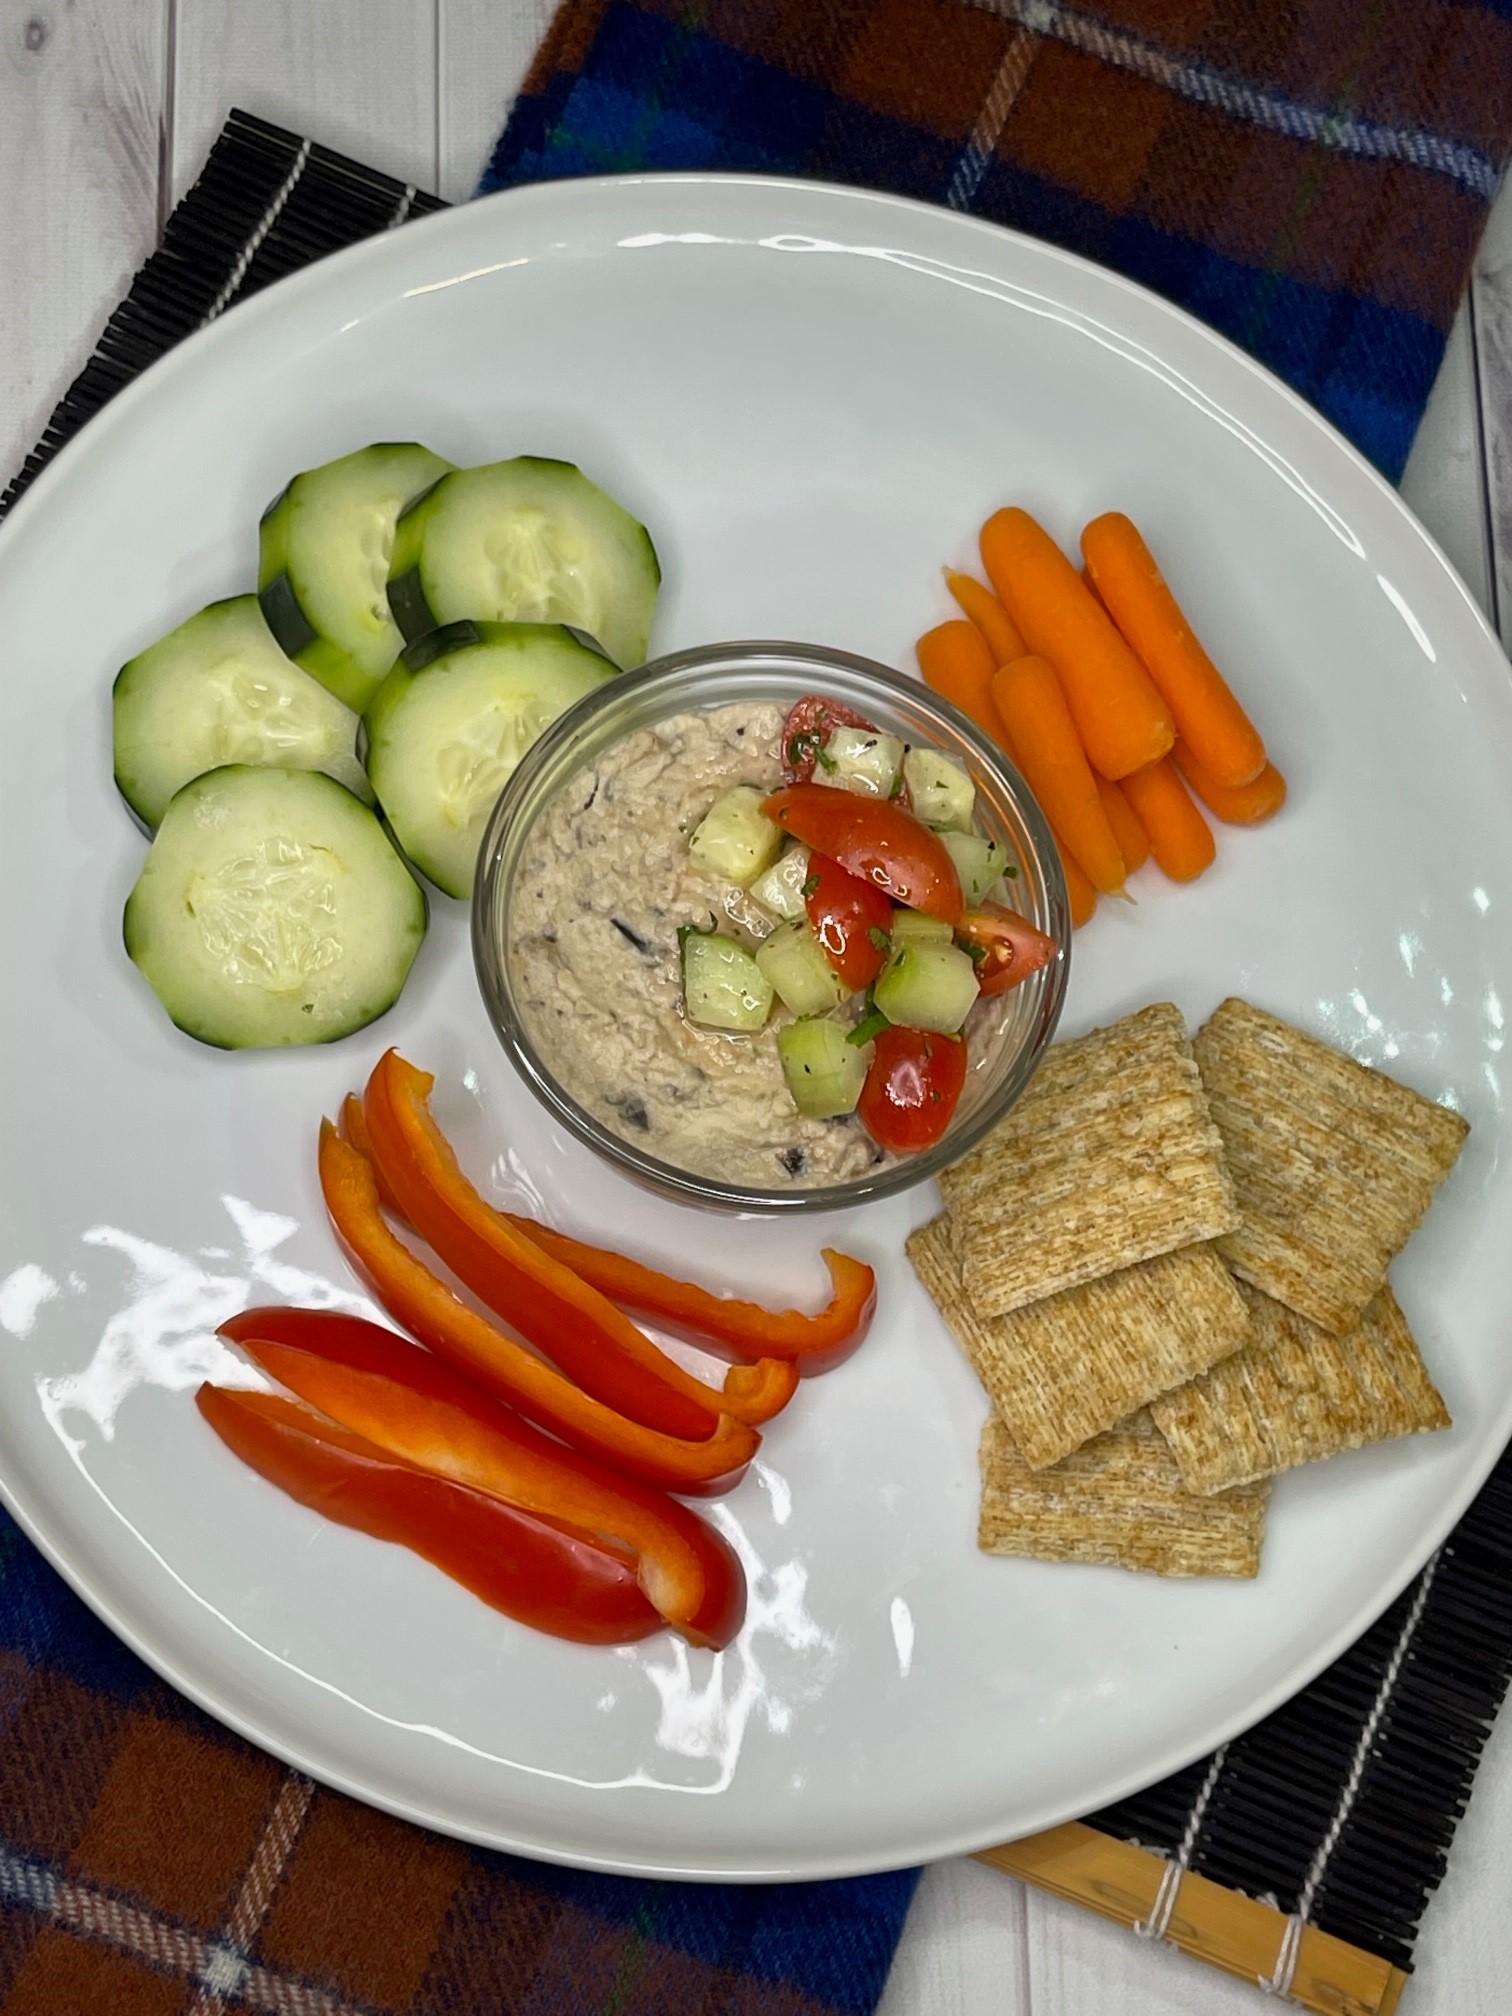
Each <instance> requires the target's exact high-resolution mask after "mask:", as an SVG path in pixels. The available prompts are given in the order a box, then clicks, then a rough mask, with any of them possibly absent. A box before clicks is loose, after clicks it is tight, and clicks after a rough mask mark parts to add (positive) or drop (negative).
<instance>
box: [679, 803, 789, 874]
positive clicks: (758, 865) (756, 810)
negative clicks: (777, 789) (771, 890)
mask: <svg viewBox="0 0 1512 2016" xmlns="http://www.w3.org/2000/svg"><path fill="white" fill-rule="evenodd" d="M766 795H767V794H766V793H765V792H764V791H758V790H757V789H756V788H755V786H754V785H751V784H736V785H734V786H732V788H731V789H730V790H728V791H723V792H721V793H720V795H719V796H718V797H717V798H716V799H715V800H714V803H713V804H712V805H711V806H710V807H709V809H708V811H707V812H705V814H704V816H703V817H702V819H700V820H699V822H698V824H697V826H695V827H694V829H693V835H692V838H691V839H690V840H689V841H688V852H689V853H690V854H692V855H693V856H694V857H695V859H697V860H699V861H701V862H702V863H703V865H704V866H705V867H706V868H708V869H711V870H712V871H713V873H714V874H716V875H722V876H724V878H725V880H726V881H728V882H738V883H739V884H740V885H741V887H742V888H744V887H745V885H746V884H747V883H748V882H752V881H754V880H755V878H756V877H757V876H758V875H759V874H760V873H761V872H762V870H763V869H764V868H769V867H770V866H771V865H772V863H773V862H774V861H775V860H776V859H777V854H778V850H779V849H780V848H781V846H782V828H781V827H780V826H778V825H776V824H775V823H774V822H773V821H772V820H770V819H768V818H767V816H766V814H765V813H764V812H763V811H762V809H761V802H762V800H763V799H764V798H765V797H766Z"/></svg>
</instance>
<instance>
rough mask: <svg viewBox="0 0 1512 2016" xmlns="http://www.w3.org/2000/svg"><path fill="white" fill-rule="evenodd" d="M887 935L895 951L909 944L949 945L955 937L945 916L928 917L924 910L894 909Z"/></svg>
mask: <svg viewBox="0 0 1512 2016" xmlns="http://www.w3.org/2000/svg"><path fill="white" fill-rule="evenodd" d="M887 935H888V937H889V938H891V940H892V943H893V950H894V951H895V952H901V951H903V950H904V948H905V947H906V946H909V945H949V944H951V943H952V942H953V941H954V939H955V931H954V929H953V928H952V927H951V926H950V925H949V924H947V923H946V921H945V919H944V918H943V917H926V916H925V914H924V912H923V911H922V910H894V912H893V914H892V922H891V924H889V925H888V927H887Z"/></svg>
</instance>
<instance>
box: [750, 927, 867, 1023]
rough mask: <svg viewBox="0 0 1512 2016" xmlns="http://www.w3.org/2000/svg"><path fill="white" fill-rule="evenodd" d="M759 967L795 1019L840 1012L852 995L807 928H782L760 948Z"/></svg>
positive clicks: (778, 928)
mask: <svg viewBox="0 0 1512 2016" xmlns="http://www.w3.org/2000/svg"><path fill="white" fill-rule="evenodd" d="M756 964H757V965H758V966H759V967H760V968H761V970H762V972H763V973H764V974H765V975H766V977H767V979H768V980H769V981H770V982H771V983H772V986H773V987H774V988H775V990H776V992H777V998H778V999H779V1000H780V1001H781V1003H782V1005H783V1007H784V1008H786V1009H788V1010H790V1011H791V1013H793V1014H794V1015H825V1014H828V1012H829V1010H830V1009H831V1008H838V1007H839V1006H840V1003H841V1002H842V1001H843V1000H844V999H845V997H846V994H847V992H848V990H847V988H846V985H845V982H844V981H843V980H842V979H841V978H840V975H839V974H838V973H837V972H836V971H835V969H834V967H833V966H831V964H830V962H829V960H828V959H827V958H826V957H825V955H824V947H823V946H822V945H821V944H820V943H819V940H818V939H817V938H816V937H815V936H814V934H813V932H812V931H810V930H809V929H808V928H807V927H806V926H805V925H802V924H779V925H778V926H777V929H776V930H775V931H774V932H773V933H772V935H771V937H770V938H768V939H766V940H765V941H764V942H763V943H762V944H761V945H759V946H758V947H757V948H756Z"/></svg>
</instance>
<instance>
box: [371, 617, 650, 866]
mask: <svg viewBox="0 0 1512 2016" xmlns="http://www.w3.org/2000/svg"><path fill="white" fill-rule="evenodd" d="M613 676H614V667H613V666H612V665H611V664H610V663H609V661H608V659H607V658H603V657H601V656H600V655H599V653H598V652H597V651H590V650H589V648H588V646H587V645H586V644H580V643H579V642H578V641H577V639H576V638H575V637H572V636H569V634H568V633H567V631H565V630H563V629H560V628H558V627H557V626H556V625H554V624H543V623H451V624H448V625H447V627H446V628H445V629H444V630H437V631H434V632H433V633H432V634H431V635H430V636H429V637H426V638H424V639H422V640H421V642H420V643H419V644H412V645H411V646H410V647H409V649H408V650H407V651H406V652H405V654H404V656H403V657H402V658H401V659H400V660H399V662H398V664H397V665H395V667H394V669H393V671H392V672H390V674H389V675H388V677H387V679H385V680H384V682H383V684H382V686H381V687H380V688H379V689H378V696H377V698H376V699H375V700H374V702H373V704H372V706H371V707H370V708H369V709H368V712H367V742H368V748H367V767H368V775H369V776H370V777H371V778H372V780H373V789H374V790H375V791H376V792H377V793H378V802H379V804H380V805H381V806H382V807H383V809H384V812H385V813H386V814H387V816H388V821H389V824H390V825H391V826H392V827H393V829H394V832H395V833H396V834H397V835H398V839H399V845H400V846H401V847H402V848H403V849H404V851H405V853H406V854H408V856H409V857H410V859H411V861H413V862H414V864H415V866H416V867H417V868H419V869H420V870H421V871H422V872H423V873H424V874H426V875H428V876H429V877H430V879H431V881H432V882H434V883H435V885H436V887H437V888H438V889H444V890H445V891H446V893H447V895H448V896H459V897H463V898H466V897H468V896H470V895H471V894H472V885H473V869H474V867H475V866H476V864H477V859H478V844H479V842H480V841H481V840H482V837H483V828H484V825H485V824H486V823H487V819H488V815H489V813H490V812H491V811H492V809H493V803H494V800H495V799H496V798H497V797H498V795H499V793H500V792H501V791H502V790H503V788H504V785H505V783H506V782H507V780H508V778H509V775H510V772H511V771H512V770H513V769H514V767H515V765H516V764H517V763H518V762H519V760H520V758H521V757H522V756H523V755H524V753H525V751H526V750H527V749H528V748H529V747H530V745H531V743H532V742H534V741H535V739H536V737H537V736H538V735H539V734H540V733H541V731H542V729H544V728H545V727H547V726H548V725H549V724H550V723H551V722H553V721H554V720H555V719H556V717H557V716H558V714H560V713H562V712H563V711H564V710H565V709H566V708H568V707H570V706H571V705H572V703H573V701H574V700H581V699H582V697H583V695H584V694H585V693H591V692H592V690H593V688H594V687H595V686H598V685H601V684H602V683H603V681H604V680H605V679H610V678H612V677H613Z"/></svg>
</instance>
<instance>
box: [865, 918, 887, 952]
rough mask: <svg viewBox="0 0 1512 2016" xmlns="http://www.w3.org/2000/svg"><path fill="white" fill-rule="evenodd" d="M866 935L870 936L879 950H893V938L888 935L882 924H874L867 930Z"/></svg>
mask: <svg viewBox="0 0 1512 2016" xmlns="http://www.w3.org/2000/svg"><path fill="white" fill-rule="evenodd" d="M866 935H867V937H868V938H870V940H871V942H872V943H873V945H875V946H876V948H877V950H878V951H879V952H891V950H892V940H891V938H889V937H888V935H887V933H886V932H885V931H884V930H883V929H882V926H881V925H880V924H873V925H872V926H871V927H870V929H869V930H868V931H867V934H866Z"/></svg>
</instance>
